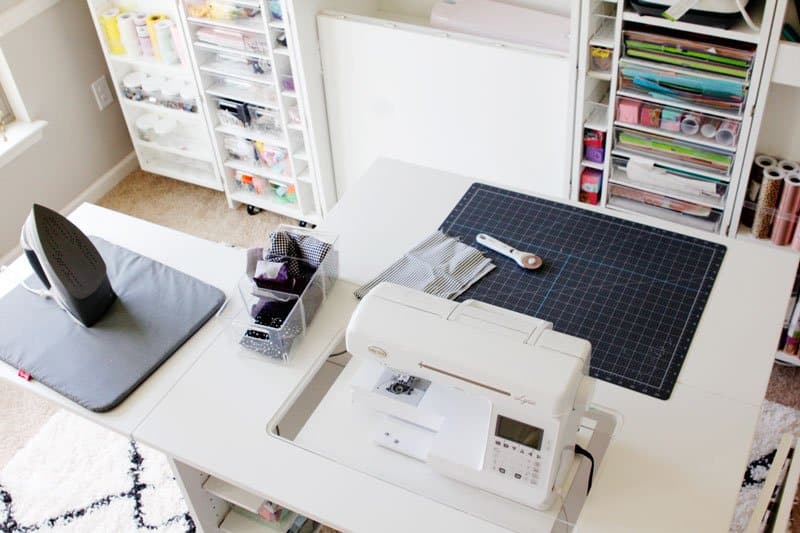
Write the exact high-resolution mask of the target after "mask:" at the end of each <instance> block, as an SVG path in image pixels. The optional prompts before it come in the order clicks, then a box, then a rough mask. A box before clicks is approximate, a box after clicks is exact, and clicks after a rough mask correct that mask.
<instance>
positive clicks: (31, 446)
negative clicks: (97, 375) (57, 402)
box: [0, 411, 195, 533]
mask: <svg viewBox="0 0 800 533" xmlns="http://www.w3.org/2000/svg"><path fill="white" fill-rule="evenodd" d="M34 531H43V532H55V531H59V532H62V531H63V532H66V531H74V532H84V531H85V532H94V531H97V532H114V533H125V532H145V531H147V532H159V533H160V532H163V533H178V532H193V531H195V525H194V522H193V521H192V518H191V516H190V515H189V513H188V511H187V508H186V505H185V503H184V501H183V499H182V497H181V494H180V490H179V489H178V486H177V484H176V482H175V479H174V478H173V476H172V472H171V470H170V468H169V464H168V463H167V461H166V458H165V457H164V456H163V455H161V454H160V453H158V452H156V451H154V450H151V449H149V448H147V447H145V446H142V445H140V444H137V443H135V442H132V441H128V440H127V439H125V438H124V437H121V436H119V435H116V434H114V433H112V432H110V431H108V430H106V429H104V428H101V427H99V426H97V425H96V424H93V423H91V422H88V421H85V420H83V419H82V418H79V417H77V416H75V415H72V414H69V413H67V412H65V411H61V412H59V413H56V414H55V415H53V417H52V418H51V419H50V420H49V421H47V423H45V425H44V426H42V428H41V430H40V431H39V433H37V435H36V436H34V437H33V438H32V439H31V440H30V441H29V442H28V443H27V444H26V445H25V447H24V448H22V449H21V450H19V452H17V454H16V455H15V456H14V457H13V458H12V459H11V460H10V461H9V463H8V464H7V465H6V466H5V468H3V470H2V472H0V532H3V533H6V532H8V533H11V532H15V533H17V532H19V533H25V532H34Z"/></svg>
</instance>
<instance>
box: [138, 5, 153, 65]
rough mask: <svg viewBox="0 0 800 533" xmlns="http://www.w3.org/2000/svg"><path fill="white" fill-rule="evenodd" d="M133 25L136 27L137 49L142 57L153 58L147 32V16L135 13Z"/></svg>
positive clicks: (151, 44) (151, 45)
mask: <svg viewBox="0 0 800 533" xmlns="http://www.w3.org/2000/svg"><path fill="white" fill-rule="evenodd" d="M133 24H134V26H135V27H136V38H137V39H138V40H139V49H140V50H141V51H142V55H143V56H144V57H153V43H152V41H150V32H149V31H148V30H147V15H145V14H144V13H135V14H134V15H133Z"/></svg>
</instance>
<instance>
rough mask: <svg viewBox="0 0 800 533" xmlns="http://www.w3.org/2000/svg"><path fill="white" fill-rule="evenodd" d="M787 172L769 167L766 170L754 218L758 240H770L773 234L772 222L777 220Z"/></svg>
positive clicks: (755, 233) (754, 229)
mask: <svg viewBox="0 0 800 533" xmlns="http://www.w3.org/2000/svg"><path fill="white" fill-rule="evenodd" d="M785 175H786V173H785V172H783V171H782V170H780V169H778V168H776V167H769V168H765V169H764V176H763V178H762V180H761V192H760V193H759V195H758V203H757V204H756V214H755V216H754V217H753V235H754V236H755V237H756V238H758V239H767V238H769V236H770V234H771V232H772V221H773V219H774V218H775V208H776V207H778V201H779V200H780V197H781V188H782V187H783V178H784V176H785Z"/></svg>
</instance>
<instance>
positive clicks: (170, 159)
mask: <svg viewBox="0 0 800 533" xmlns="http://www.w3.org/2000/svg"><path fill="white" fill-rule="evenodd" d="M87 3H88V6H89V11H90V13H91V16H92V20H93V21H94V24H95V29H96V31H97V35H98V39H99V42H100V45H101V48H102V50H103V55H104V56H105V59H106V61H107V63H108V69H109V72H110V74H111V80H110V83H111V84H112V85H113V89H112V90H113V91H114V93H115V94H116V95H117V99H118V100H119V102H120V107H121V109H122V114H123V116H124V118H125V124H126V125H127V128H128V133H129V134H130V137H131V141H132V143H133V146H134V149H135V150H136V154H137V156H138V159H139V165H140V167H141V168H142V169H143V170H146V171H148V172H153V173H156V174H160V175H163V176H167V177H169V178H173V179H177V180H181V181H185V182H187V183H192V184H194V185H199V186H202V187H207V188H210V189H214V190H219V191H221V190H223V187H222V179H221V175H220V173H219V171H218V169H217V166H216V163H215V160H214V155H213V147H212V144H211V136H210V135H209V134H208V128H207V116H206V115H205V113H203V112H202V110H201V107H202V106H200V105H199V102H198V106H197V107H198V112H194V113H193V112H189V111H183V110H180V109H171V108H167V107H164V106H162V105H157V104H152V103H148V102H146V101H139V100H131V99H128V98H126V97H125V95H124V94H123V91H122V80H123V78H124V77H125V76H126V75H127V74H129V73H131V72H141V73H143V74H145V75H149V76H160V77H163V78H169V79H177V80H182V81H185V82H188V83H190V84H194V83H195V76H194V70H193V65H192V63H191V62H190V61H188V59H187V61H186V62H178V63H174V64H167V63H164V62H162V61H161V60H160V59H157V58H155V57H152V56H151V57H147V56H142V55H134V54H131V53H129V51H126V53H125V54H112V53H111V52H110V49H109V46H108V43H107V40H106V36H105V34H104V32H103V29H102V27H101V25H100V15H101V14H102V13H103V12H105V11H106V10H107V9H109V8H112V7H116V8H119V9H120V11H123V12H124V11H132V12H142V13H145V14H148V15H150V14H165V15H166V16H167V17H169V19H170V20H172V22H173V24H174V25H175V27H176V29H177V32H178V42H177V43H176V46H186V43H185V35H184V33H183V26H182V24H181V20H180V13H179V11H178V9H177V5H176V4H175V2H172V1H167V0H124V2H122V1H120V2H116V1H115V0H110V1H109V0H88V2H87ZM147 113H152V114H155V115H157V116H159V117H168V118H171V119H174V120H175V121H176V123H177V127H176V129H175V131H174V132H173V133H172V134H171V135H169V136H167V137H166V138H164V139H158V140H143V139H142V138H141V137H140V135H139V133H138V132H137V128H136V120H137V119H138V118H139V117H141V116H142V115H144V114H147Z"/></svg>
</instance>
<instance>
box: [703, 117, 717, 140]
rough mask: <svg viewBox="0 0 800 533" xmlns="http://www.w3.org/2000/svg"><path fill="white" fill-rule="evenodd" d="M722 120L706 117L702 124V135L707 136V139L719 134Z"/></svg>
mask: <svg viewBox="0 0 800 533" xmlns="http://www.w3.org/2000/svg"><path fill="white" fill-rule="evenodd" d="M719 125H720V121H719V120H716V119H713V118H711V119H706V120H705V121H704V122H703V125H702V126H700V135H702V136H703V137H705V138H706V139H713V138H714V137H716V136H717V131H719Z"/></svg>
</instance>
